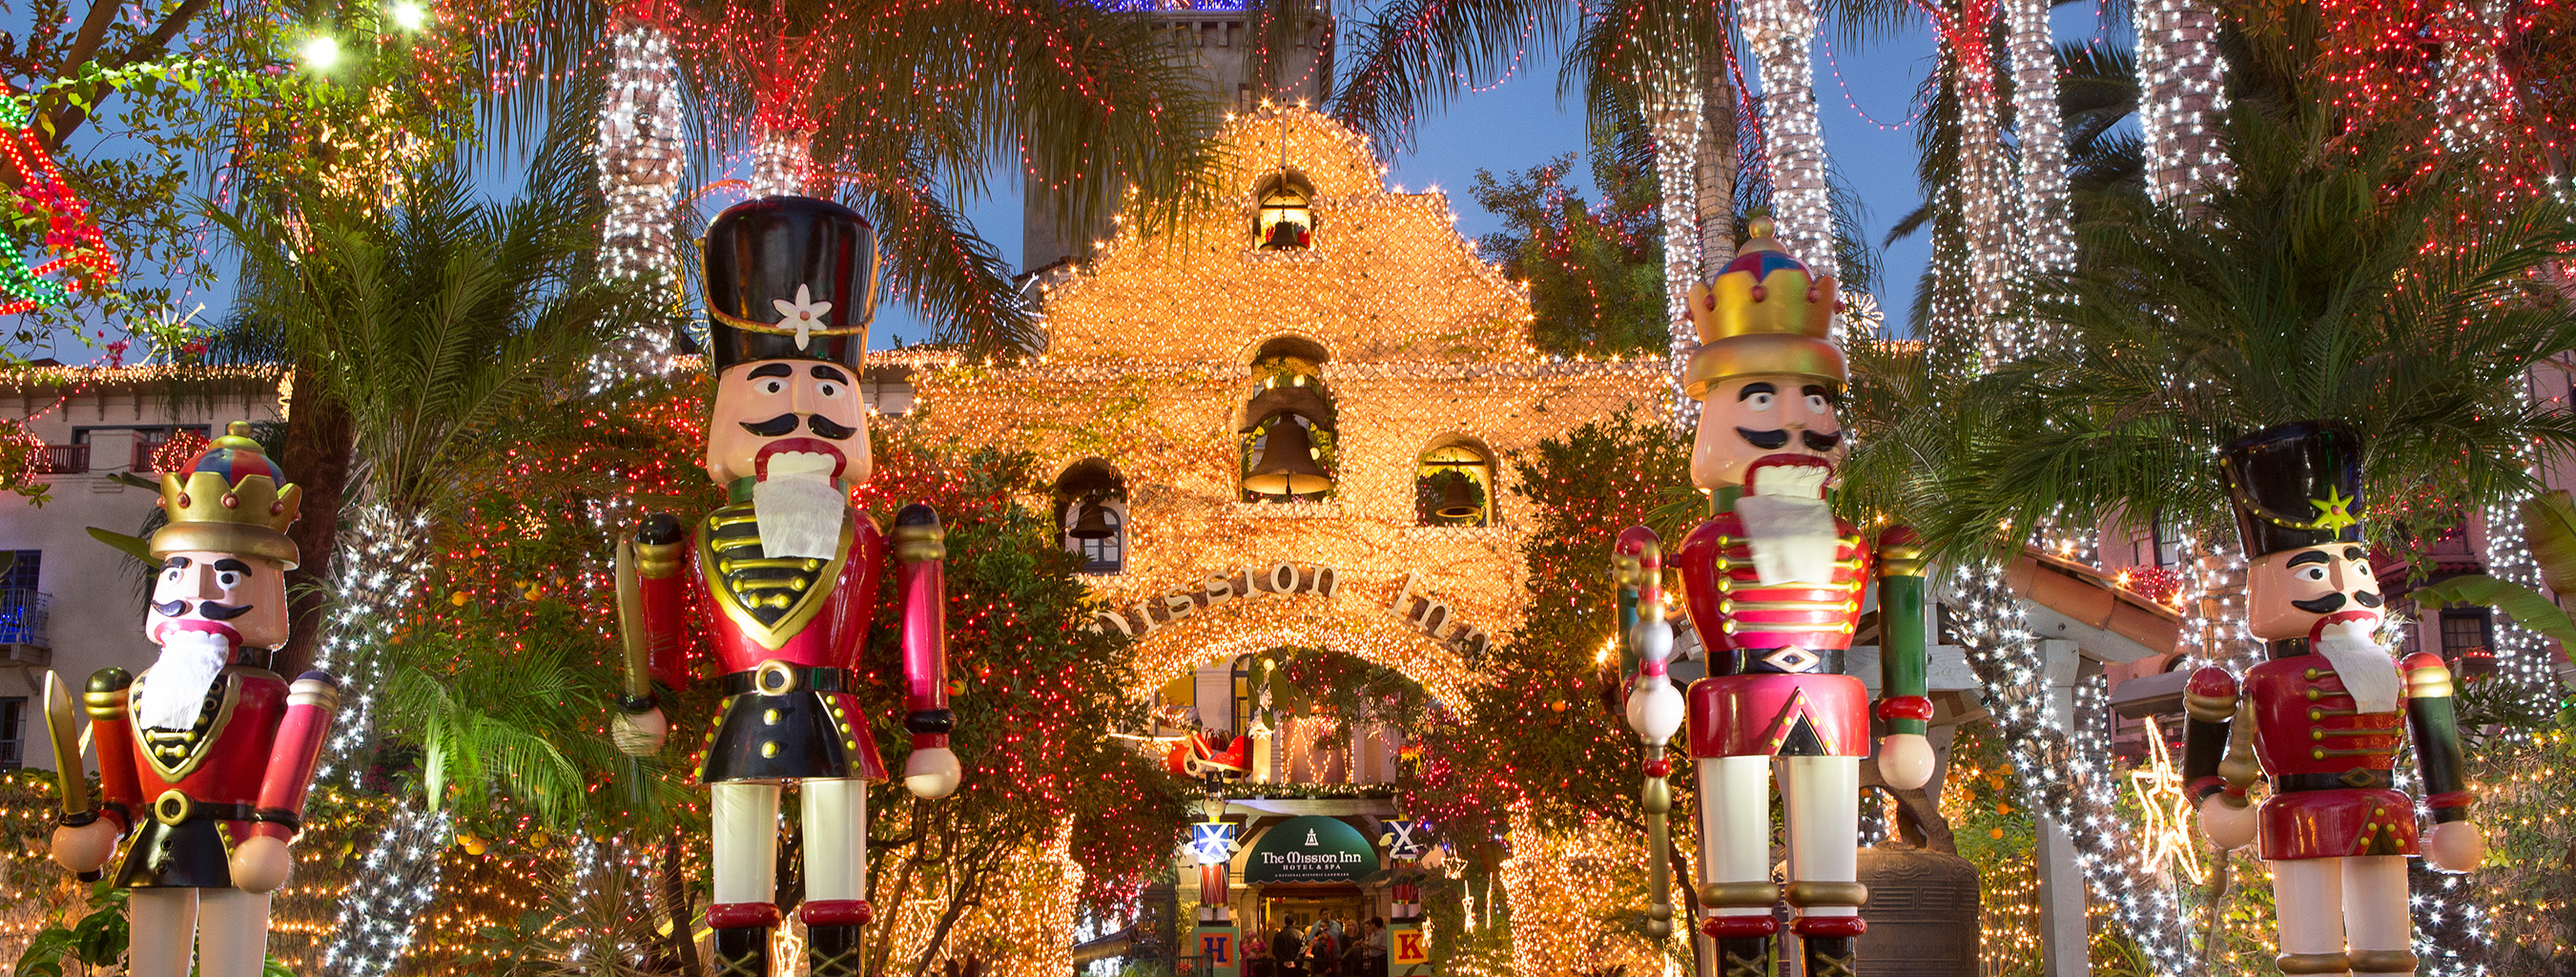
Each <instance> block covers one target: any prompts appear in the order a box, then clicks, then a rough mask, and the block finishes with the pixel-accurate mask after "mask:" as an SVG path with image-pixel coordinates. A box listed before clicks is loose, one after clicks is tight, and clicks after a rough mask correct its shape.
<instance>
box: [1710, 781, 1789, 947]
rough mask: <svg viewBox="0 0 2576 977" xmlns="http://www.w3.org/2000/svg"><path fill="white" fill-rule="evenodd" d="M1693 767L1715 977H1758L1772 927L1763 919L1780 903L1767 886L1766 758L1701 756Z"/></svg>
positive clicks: (1768, 818)
mask: <svg viewBox="0 0 2576 977" xmlns="http://www.w3.org/2000/svg"><path fill="white" fill-rule="evenodd" d="M1698 765H1699V798H1700V833H1699V837H1700V842H1699V850H1700V871H1701V872H1703V873H1704V877H1703V878H1701V879H1700V886H1699V900H1700V905H1701V906H1703V907H1705V908H1706V909H1707V910H1708V912H1709V919H1708V921H1707V922H1706V923H1704V924H1703V930H1704V931H1705V932H1707V933H1708V934H1709V935H1710V936H1711V937H1714V938H1715V939H1716V941H1717V961H1718V962H1717V973H1718V975H1719V977H1762V975H1764V974H1766V973H1769V972H1770V962H1769V960H1770V956H1771V937H1772V935H1773V934H1774V933H1776V932H1778V930H1779V923H1778V921H1776V920H1773V919H1772V918H1771V907H1772V906H1773V905H1774V904H1777V903H1778V902H1779V901H1780V887H1779V886H1776V885H1773V884H1771V758H1770V757H1765V756H1728V757H1707V758H1702V759H1701V760H1699V762H1698Z"/></svg>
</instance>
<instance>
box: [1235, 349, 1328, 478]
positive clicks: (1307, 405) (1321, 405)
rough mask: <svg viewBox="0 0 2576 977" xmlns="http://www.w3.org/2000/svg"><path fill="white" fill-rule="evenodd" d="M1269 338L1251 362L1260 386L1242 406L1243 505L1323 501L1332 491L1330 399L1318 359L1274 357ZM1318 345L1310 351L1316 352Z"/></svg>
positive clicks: (1290, 355) (1239, 429)
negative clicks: (1259, 353)
mask: <svg viewBox="0 0 2576 977" xmlns="http://www.w3.org/2000/svg"><path fill="white" fill-rule="evenodd" d="M1283 342H1296V343H1303V344H1304V345H1305V346H1313V345H1314V344H1313V343H1310V342H1305V341H1303V340H1272V341H1271V342H1270V343H1269V344H1265V345H1264V347H1263V355H1262V356H1261V358H1259V359H1257V360H1255V361H1254V362H1253V364H1252V373H1253V376H1254V377H1256V378H1258V380H1259V383H1260V386H1259V387H1257V388H1256V389H1255V390H1254V391H1253V395H1252V399H1251V400H1249V401H1247V402H1245V404H1244V406H1243V421H1242V423H1241V424H1240V425H1238V426H1237V428H1236V430H1237V432H1238V433H1240V434H1241V435H1242V437H1243V453H1242V471H1241V477H1242V485H1243V500H1244V501H1246V502H1265V501H1267V502H1286V501H1307V502H1315V501H1321V500H1323V499H1324V498H1325V497H1326V496H1328V495H1330V494H1332V491H1333V467H1334V460H1333V459H1334V449H1335V445H1336V443H1337V441H1338V437H1339V436H1338V434H1337V433H1336V432H1335V430H1334V426H1333V418H1334V413H1335V411H1334V409H1333V398H1332V394H1331V392H1329V391H1327V390H1325V389H1324V377H1323V367H1322V363H1321V361H1320V360H1316V359H1309V358H1308V357H1307V356H1306V355H1301V354H1304V353H1307V352H1309V351H1307V350H1304V349H1302V348H1301V349H1299V350H1298V352H1294V353H1275V352H1272V351H1271V348H1272V347H1274V346H1280V345H1281V344H1282V343H1283ZM1320 350H1321V348H1320V347H1316V349H1315V350H1314V351H1313V352H1316V353H1320Z"/></svg>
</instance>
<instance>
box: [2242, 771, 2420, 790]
mask: <svg viewBox="0 0 2576 977" xmlns="http://www.w3.org/2000/svg"><path fill="white" fill-rule="evenodd" d="M2396 786H2397V778H2396V776H2395V775H2393V774H2391V773H2389V772H2388V771H2386V770H2346V771H2344V772H2342V773H2285V774H2282V775H2280V776H2278V777H2274V778H2272V790H2273V792H2274V793H2280V794H2295V793H2298V792H2300V791H2303V790H2391V789H2394V788H2395V787H2396Z"/></svg>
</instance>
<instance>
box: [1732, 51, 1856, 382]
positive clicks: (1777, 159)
mask: <svg viewBox="0 0 2576 977" xmlns="http://www.w3.org/2000/svg"><path fill="white" fill-rule="evenodd" d="M1742 24H1743V27H1744V38H1745V40H1746V42H1747V43H1749V44H1751V45H1752V47H1753V54H1754V60H1755V61H1756V62H1758V63H1759V67H1760V73H1761V76H1762V117H1763V123H1764V127H1765V131H1764V133H1763V136H1764V140H1763V142H1764V148H1765V149H1767V150H1769V151H1770V161H1771V216H1772V220H1773V222H1774V223H1776V224H1777V225H1778V227H1779V236H1780V243H1781V246H1782V247H1783V248H1784V249H1785V250H1787V251H1788V252H1789V253H1790V254H1793V255H1797V256H1798V258H1799V259H1800V260H1803V261H1805V262H1806V263H1807V267H1809V268H1811V269H1814V271H1815V273H1816V274H1817V275H1819V276H1822V275H1833V276H1835V277H1836V278H1840V277H1841V268H1840V263H1839V261H1838V260H1837V259H1838V258H1839V256H1840V252H1839V251H1838V250H1837V249H1836V246H1835V235H1834V209H1833V199H1832V197H1831V195H1830V191H1829V190H1828V188H1827V186H1826V183H1825V137H1824V130H1823V129H1822V128H1821V127H1819V125H1818V124H1817V122H1816V90H1815V86H1816V68H1815V57H1814V45H1815V40H1816V10H1815V7H1813V6H1812V5H1810V4H1808V3H1807V0H1748V2H1746V3H1745V4H1744V6H1743V20H1742ZM1832 339H1833V341H1834V342H1836V343H1840V342H1842V341H1843V324H1842V318H1841V317H1840V316H1836V317H1835V318H1834V327H1833V336H1832Z"/></svg>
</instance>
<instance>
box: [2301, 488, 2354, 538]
mask: <svg viewBox="0 0 2576 977" xmlns="http://www.w3.org/2000/svg"><path fill="white" fill-rule="evenodd" d="M2308 504H2309V505H2312V506H2316V507H2317V518H2316V521H2315V522H2312V523H2309V524H2308V525H2310V526H2312V527H2315V528H2317V529H2323V530H2328V531H2334V532H2339V531H2341V530H2342V529H2343V528H2344V527H2346V526H2350V525H2352V524H2354V523H2357V522H2360V521H2361V520H2359V519H2356V518H2353V514H2352V500H2351V499H2348V498H2345V497H2344V494H2343V490H2342V489H2340V488H2329V489H2327V490H2326V497H2325V498H2322V499H2309V500H2308Z"/></svg>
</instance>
